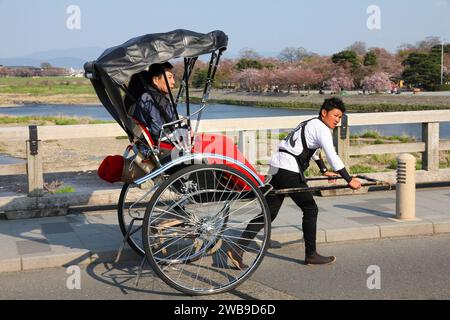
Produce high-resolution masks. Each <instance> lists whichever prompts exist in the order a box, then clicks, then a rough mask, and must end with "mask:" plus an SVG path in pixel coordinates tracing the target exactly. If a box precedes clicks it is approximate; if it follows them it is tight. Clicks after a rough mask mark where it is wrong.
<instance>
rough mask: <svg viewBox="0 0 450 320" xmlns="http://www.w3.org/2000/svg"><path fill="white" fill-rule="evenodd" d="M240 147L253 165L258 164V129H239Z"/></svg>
mask: <svg viewBox="0 0 450 320" xmlns="http://www.w3.org/2000/svg"><path fill="white" fill-rule="evenodd" d="M238 148H239V150H240V151H241V152H242V154H243V155H244V157H245V158H246V159H247V160H248V162H250V163H251V164H252V165H255V164H256V152H257V141H256V131H253V130H251V131H245V130H241V131H239V143H238Z"/></svg>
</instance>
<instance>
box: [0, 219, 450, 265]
mask: <svg viewBox="0 0 450 320" xmlns="http://www.w3.org/2000/svg"><path fill="white" fill-rule="evenodd" d="M401 223H402V225H380V226H367V227H361V228H342V229H325V230H324V229H320V230H317V243H335V242H344V241H353V240H373V239H383V238H391V237H404V236H417V235H426V234H432V235H437V234H442V233H450V221H448V220H440V221H435V222H433V221H410V222H401ZM271 239H272V240H275V241H279V242H280V243H281V244H282V245H283V244H289V243H293V242H300V241H302V239H303V235H302V233H301V231H297V232H287V233H275V234H272V237H271ZM116 255H117V250H107V251H100V252H95V253H93V252H91V251H90V250H73V251H71V252H61V253H51V254H46V255H45V254H44V255H43V254H31V255H23V256H22V257H18V258H7V259H3V260H0V273H2V272H17V271H24V270H34V269H43V268H55V267H61V266H62V267H68V266H70V265H86V264H91V263H100V262H105V263H112V262H114V260H115V258H116ZM127 261H136V262H139V261H140V257H139V256H138V255H137V254H136V253H134V252H133V251H132V250H131V249H129V248H127V249H125V250H124V251H123V252H122V256H121V258H120V261H119V262H127Z"/></svg>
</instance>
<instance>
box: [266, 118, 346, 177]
mask: <svg viewBox="0 0 450 320" xmlns="http://www.w3.org/2000/svg"><path fill="white" fill-rule="evenodd" d="M303 128H305V140H306V145H307V147H308V148H309V149H317V151H316V152H315V153H314V155H313V157H312V159H313V160H319V152H320V149H322V150H323V151H324V152H325V156H326V157H327V160H328V162H329V163H330V165H331V166H332V167H333V170H334V171H338V170H341V169H342V168H344V163H343V162H342V160H341V159H340V158H339V156H338V155H337V153H336V150H335V149H334V145H333V137H332V135H331V130H330V128H328V127H327V126H326V125H325V123H323V122H322V121H321V120H319V119H313V120H311V121H309V122H308V123H307V124H306V126H303V127H301V128H299V129H298V130H296V131H295V132H294V134H293V136H292V138H291V139H289V140H288V141H286V140H282V141H281V142H280V145H279V148H281V149H284V150H287V151H289V152H290V153H292V154H295V155H296V156H297V155H299V154H301V153H302V151H303V146H302V139H301V131H302V130H303ZM291 143H293V146H292V145H291ZM270 165H271V166H273V167H277V168H281V169H285V170H289V171H293V172H297V173H299V168H298V164H297V160H296V159H295V157H294V156H292V155H290V154H288V153H285V152H277V153H275V154H274V155H273V156H272V159H271V161H270Z"/></svg>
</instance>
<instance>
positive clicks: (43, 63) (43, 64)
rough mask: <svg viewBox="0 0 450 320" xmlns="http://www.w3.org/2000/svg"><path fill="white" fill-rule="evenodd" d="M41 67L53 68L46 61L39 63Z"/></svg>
mask: <svg viewBox="0 0 450 320" xmlns="http://www.w3.org/2000/svg"><path fill="white" fill-rule="evenodd" d="M41 68H42V69H50V68H53V66H52V65H51V64H50V63H48V62H42V63H41Z"/></svg>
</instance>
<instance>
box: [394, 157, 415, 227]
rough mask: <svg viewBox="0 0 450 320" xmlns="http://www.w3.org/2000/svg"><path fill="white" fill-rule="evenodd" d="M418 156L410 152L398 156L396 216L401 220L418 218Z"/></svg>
mask: <svg viewBox="0 0 450 320" xmlns="http://www.w3.org/2000/svg"><path fill="white" fill-rule="evenodd" d="M415 171H416V158H414V156H412V155H411V154H409V153H403V154H401V155H399V156H398V157H397V188H396V190H397V202H396V217H397V219H400V220H414V219H415V218H416V181H415V180H416V179H415Z"/></svg>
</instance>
